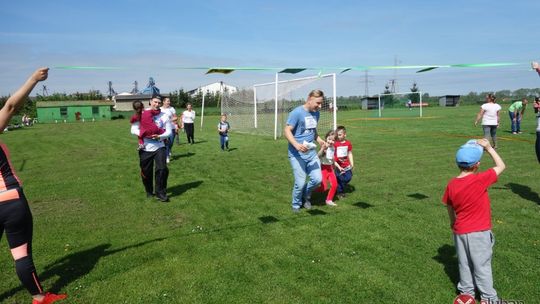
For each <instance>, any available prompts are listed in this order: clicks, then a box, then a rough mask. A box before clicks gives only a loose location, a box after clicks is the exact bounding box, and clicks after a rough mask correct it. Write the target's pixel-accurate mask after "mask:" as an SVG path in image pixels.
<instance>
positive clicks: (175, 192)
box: [167, 181, 203, 197]
mask: <svg viewBox="0 0 540 304" xmlns="http://www.w3.org/2000/svg"><path fill="white" fill-rule="evenodd" d="M202 183H203V181H195V182H191V183H187V184H180V185H176V186H174V187H171V188H169V189H167V191H168V192H170V193H171V195H170V197H174V196H179V195H181V194H182V193H184V192H186V191H188V190H189V189H193V188H197V187H199V186H200V185H201V184H202Z"/></svg>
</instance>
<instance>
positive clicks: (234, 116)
mask: <svg viewBox="0 0 540 304" xmlns="http://www.w3.org/2000/svg"><path fill="white" fill-rule="evenodd" d="M278 75H279V74H278ZM335 77H336V75H335V74H326V75H318V76H312V77H304V78H296V79H289V80H279V79H278V77H277V76H276V81H274V82H268V83H262V84H256V85H254V86H253V87H252V88H250V89H244V90H239V91H237V92H231V93H228V92H225V93H224V94H223V100H222V103H221V112H222V113H225V114H227V116H228V117H227V120H228V121H229V123H230V124H231V131H233V132H242V133H250V134H258V135H268V136H273V137H274V139H276V138H278V137H281V136H282V134H283V128H284V127H285V125H286V123H287V118H288V115H289V112H290V111H292V110H293V109H294V108H295V107H297V106H299V105H303V104H304V102H305V101H306V98H307V96H308V94H309V92H311V91H312V90H314V89H319V90H322V91H323V92H324V94H325V97H324V101H323V104H322V108H321V110H320V118H319V123H318V125H317V131H318V132H319V134H325V133H326V132H327V131H329V130H331V129H335V127H336V117H337V115H336V110H337V108H336V87H335Z"/></svg>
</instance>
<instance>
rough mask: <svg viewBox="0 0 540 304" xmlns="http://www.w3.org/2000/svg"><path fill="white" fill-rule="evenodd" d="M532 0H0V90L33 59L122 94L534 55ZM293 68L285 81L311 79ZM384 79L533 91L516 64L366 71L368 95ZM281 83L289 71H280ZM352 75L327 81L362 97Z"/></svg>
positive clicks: (79, 87) (435, 91)
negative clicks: (151, 86) (222, 70)
mask: <svg viewBox="0 0 540 304" xmlns="http://www.w3.org/2000/svg"><path fill="white" fill-rule="evenodd" d="M539 14H540V1H538V0H531V1H529V0H526V1H498V0H497V1H483V0H482V1H474V0H471V1H462V0H457V1H384V2H383V1H292V0H289V1H281V0H279V1H214V0H212V1H137V0H134V1H128V0H121V1H101V0H97V1H85V2H84V3H82V2H76V1H66V0H59V1H27V0H22V1H9V2H8V1H5V3H3V4H2V10H1V11H0V54H1V55H0V69H1V70H2V73H0V74H1V75H0V83H1V85H0V95H6V94H9V93H10V92H13V91H14V90H15V89H16V88H17V87H18V86H19V85H20V83H21V82H22V81H24V79H26V77H27V75H28V74H29V73H30V72H31V71H33V70H34V68H35V67H37V66H50V67H53V66H59V65H92V66H126V67H128V69H127V70H122V71H80V70H54V69H53V70H51V72H50V79H49V80H47V82H46V83H45V84H46V85H47V87H48V89H49V91H50V92H68V93H70V92H74V91H81V92H85V91H88V90H90V89H98V90H100V91H102V92H104V91H106V89H107V82H108V81H112V82H113V86H114V88H115V89H116V91H119V92H120V91H129V90H131V88H132V83H133V81H135V80H137V81H138V82H139V87H141V86H144V84H146V82H147V80H148V77H150V76H152V77H154V78H155V80H156V82H157V86H158V87H160V88H161V90H162V91H163V92H168V91H170V90H176V89H179V88H184V89H186V90H190V89H193V88H195V87H197V86H199V85H203V84H207V83H211V82H214V81H220V80H223V81H224V82H226V83H229V84H231V85H237V86H241V87H248V86H251V85H252V84H254V83H258V82H268V81H272V80H273V79H274V76H273V74H272V73H271V72H242V71H236V72H234V73H232V74H229V75H222V74H217V75H204V71H183V70H174V69H170V68H171V67H178V66H270V67H306V66H307V67H320V66H358V65H393V64H394V60H395V58H397V60H398V62H399V64H400V65H424V64H426V65H427V64H454V63H483V62H523V63H527V62H530V61H531V60H540V39H538V30H539V29H540V26H539V24H538V15H539ZM313 74H314V72H303V73H302V74H297V75H295V76H294V77H302V76H309V75H313ZM394 75H395V76H396V77H397V79H398V86H399V89H400V90H401V91H405V90H408V88H410V86H411V84H412V82H413V81H416V82H417V83H418V86H419V87H420V89H421V90H422V91H425V92H428V93H430V95H442V94H465V93H467V92H469V91H496V90H501V89H517V88H521V87H538V86H539V85H540V79H539V78H538V76H536V75H535V74H534V73H533V72H531V71H530V68H528V67H527V65H523V66H518V67H509V68H489V69H440V70H435V71H432V72H428V73H422V74H415V73H414V70H410V71H409V70H407V71H406V70H399V71H397V72H396V73H395V74H394V71H393V70H389V71H373V72H369V80H370V82H369V93H370V94H374V93H378V92H381V91H382V90H383V89H384V85H385V84H386V83H387V82H388V80H389V79H391V78H393V77H394ZM283 77H284V78H291V76H289V75H284V76H283ZM364 79H365V78H364V73H363V72H354V71H351V72H347V73H345V74H342V75H339V76H338V80H337V81H338V94H339V95H362V94H364V87H365V85H364Z"/></svg>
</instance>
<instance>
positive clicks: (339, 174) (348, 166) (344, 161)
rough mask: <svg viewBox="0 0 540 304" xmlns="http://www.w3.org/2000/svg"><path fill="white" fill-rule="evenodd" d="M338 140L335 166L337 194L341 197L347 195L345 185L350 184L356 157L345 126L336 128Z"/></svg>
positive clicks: (335, 144)
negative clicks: (354, 157)
mask: <svg viewBox="0 0 540 304" xmlns="http://www.w3.org/2000/svg"><path fill="white" fill-rule="evenodd" d="M336 133H337V141H336V142H335V143H334V147H335V151H336V152H335V153H334V160H335V163H334V165H335V167H336V179H337V182H338V186H337V196H338V197H339V198H343V197H345V193H344V191H345V186H347V185H348V184H349V182H350V181H351V179H352V175H353V174H352V169H353V167H354V159H353V154H352V144H351V142H350V141H348V140H347V130H346V129H345V127H344V126H338V127H337V129H336Z"/></svg>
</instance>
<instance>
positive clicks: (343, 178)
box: [336, 170, 352, 193]
mask: <svg viewBox="0 0 540 304" xmlns="http://www.w3.org/2000/svg"><path fill="white" fill-rule="evenodd" d="M336 179H337V193H343V191H345V186H347V185H348V184H349V183H350V182H351V179H352V170H349V171H345V172H343V174H340V172H339V170H336Z"/></svg>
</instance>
